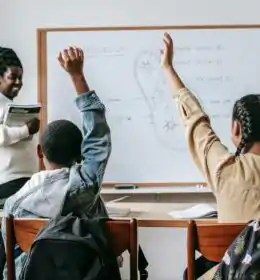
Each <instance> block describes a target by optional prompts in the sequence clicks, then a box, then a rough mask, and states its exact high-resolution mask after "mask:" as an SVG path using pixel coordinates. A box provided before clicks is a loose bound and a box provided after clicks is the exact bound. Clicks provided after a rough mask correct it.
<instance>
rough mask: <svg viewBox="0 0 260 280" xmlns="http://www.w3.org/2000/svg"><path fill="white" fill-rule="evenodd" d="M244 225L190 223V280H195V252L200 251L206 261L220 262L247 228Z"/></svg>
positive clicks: (188, 250)
mask: <svg viewBox="0 0 260 280" xmlns="http://www.w3.org/2000/svg"><path fill="white" fill-rule="evenodd" d="M246 225H247V224H244V223H236V224H235V223H231V224H230V223H214V224H210V223H209V224H199V223H198V224H196V222H195V221H190V222H189V223H188V232H187V262H188V280H194V270H195V251H196V250H197V251H199V252H200V253H201V254H202V255H203V256H204V257H205V258H206V259H208V260H210V261H214V262H220V261H221V260H222V258H223V256H224V254H225V252H226V250H227V249H228V247H229V246H230V245H231V244H232V242H233V241H234V239H235V238H236V237H237V236H238V235H239V234H240V233H241V231H242V230H243V229H244V228H245V227H246Z"/></svg>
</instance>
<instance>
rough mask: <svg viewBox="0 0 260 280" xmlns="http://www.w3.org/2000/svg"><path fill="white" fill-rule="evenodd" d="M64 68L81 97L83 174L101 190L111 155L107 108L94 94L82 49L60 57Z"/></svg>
mask: <svg viewBox="0 0 260 280" xmlns="http://www.w3.org/2000/svg"><path fill="white" fill-rule="evenodd" d="M59 61H60V64H61V66H62V67H63V68H64V69H65V70H66V71H67V72H68V73H69V75H70V77H71V80H72V83H73V85H74V87H75V90H76V92H77V94H78V97H77V99H76V104H77V106H78V108H79V110H80V111H81V113H82V114H83V134H84V135H83V143H82V156H83V164H82V168H81V175H82V177H83V178H84V180H85V182H86V183H87V184H88V185H89V186H90V187H91V186H94V187H100V185H101V183H102V179H103V176H104V172H105V168H106V165H107V162H108V159H109V156H110V153H111V137H110V129H109V126H108V124H107V122H106V117H105V106H104V105H103V104H102V103H101V101H100V100H99V98H98V96H97V95H96V93H95V92H94V91H90V89H89V86H88V84H87V81H86V79H85V76H84V74H83V62H84V54H83V51H82V50H81V49H79V48H69V49H68V50H65V51H64V52H63V53H62V54H60V56H59Z"/></svg>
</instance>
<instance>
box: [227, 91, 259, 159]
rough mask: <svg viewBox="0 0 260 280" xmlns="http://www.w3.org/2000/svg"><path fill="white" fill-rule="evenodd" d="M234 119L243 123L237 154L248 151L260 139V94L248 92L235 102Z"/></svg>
mask: <svg viewBox="0 0 260 280" xmlns="http://www.w3.org/2000/svg"><path fill="white" fill-rule="evenodd" d="M232 118H233V120H237V121H238V122H239V123H240V125H241V130H242V139H241V141H240V143H239V145H238V147H237V151H236V156H239V155H240V153H241V152H242V150H243V151H244V152H246V151H248V150H249V149H250V147H251V146H252V145H253V143H254V142H259V141H260V94H248V95H245V96H243V97H242V98H240V99H239V100H237V101H236V102H235V105H234V108H233V116H232Z"/></svg>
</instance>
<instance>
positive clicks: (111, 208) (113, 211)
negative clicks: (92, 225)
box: [106, 196, 131, 217]
mask: <svg viewBox="0 0 260 280" xmlns="http://www.w3.org/2000/svg"><path fill="white" fill-rule="evenodd" d="M127 197H128V196H123V197H120V198H117V199H114V200H111V201H108V202H107V203H106V209H107V212H108V215H109V216H118V217H125V216H128V215H129V214H130V213H131V209H130V208H120V207H118V206H117V207H116V206H115V205H116V203H117V202H119V201H122V200H124V199H125V198H127Z"/></svg>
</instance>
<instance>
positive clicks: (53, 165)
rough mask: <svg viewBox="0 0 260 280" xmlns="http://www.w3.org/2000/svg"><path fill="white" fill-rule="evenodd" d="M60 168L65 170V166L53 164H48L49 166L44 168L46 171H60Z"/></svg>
mask: <svg viewBox="0 0 260 280" xmlns="http://www.w3.org/2000/svg"><path fill="white" fill-rule="evenodd" d="M62 168H67V166H63V165H58V164H55V163H50V164H48V166H46V170H57V169H62Z"/></svg>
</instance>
